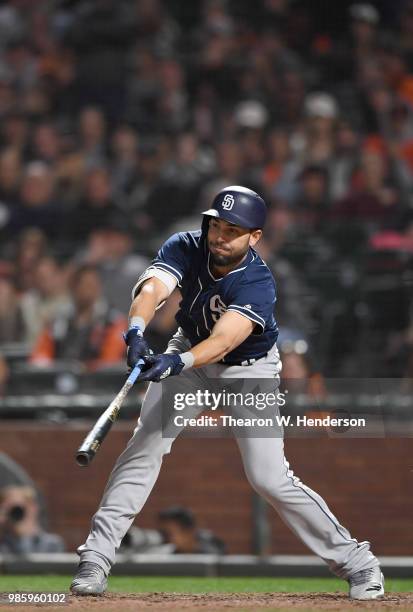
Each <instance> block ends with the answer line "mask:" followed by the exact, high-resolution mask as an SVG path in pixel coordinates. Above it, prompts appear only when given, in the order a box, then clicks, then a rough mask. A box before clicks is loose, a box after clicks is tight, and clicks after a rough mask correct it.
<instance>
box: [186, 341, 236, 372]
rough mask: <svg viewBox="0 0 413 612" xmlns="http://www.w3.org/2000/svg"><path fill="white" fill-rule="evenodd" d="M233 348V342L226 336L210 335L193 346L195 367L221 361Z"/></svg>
mask: <svg viewBox="0 0 413 612" xmlns="http://www.w3.org/2000/svg"><path fill="white" fill-rule="evenodd" d="M231 350H233V346H232V343H231V342H230V341H229V340H228V338H226V337H225V336H220V335H217V336H210V337H209V338H207V339H206V340H203V341H202V342H200V343H199V344H196V345H195V346H194V347H192V348H191V350H190V352H191V353H192V355H193V358H194V362H193V367H194V368H197V367H198V368H199V367H201V366H203V365H208V364H210V363H217V362H218V361H221V359H223V358H224V357H225V355H227V354H228V353H229V352H230V351H231Z"/></svg>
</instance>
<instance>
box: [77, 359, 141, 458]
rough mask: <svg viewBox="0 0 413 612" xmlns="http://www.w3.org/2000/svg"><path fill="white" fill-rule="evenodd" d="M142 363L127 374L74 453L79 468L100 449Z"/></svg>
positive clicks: (139, 362) (139, 371)
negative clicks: (113, 397)
mask: <svg viewBox="0 0 413 612" xmlns="http://www.w3.org/2000/svg"><path fill="white" fill-rule="evenodd" d="M143 363H144V362H143V360H142V359H140V360H139V361H138V363H137V364H136V366H135V367H134V368H133V370H132V372H131V373H130V374H129V376H128V378H127V380H126V382H125V384H124V385H123V387H122V389H121V390H120V391H119V393H118V394H117V396H116V397H115V399H113V400H112V401H111V403H110V404H109V406H108V408H106V410H105V412H103V414H101V416H100V417H99V418H98V420H97V421H96V424H95V426H94V427H93V429H91V431H90V432H89V433H88V435H87V436H86V438H85V439H84V440H83V444H82V445H81V446H80V447H79V449H78V451H77V453H76V461H77V463H78V465H80V466H81V467H87V466H88V465H89V464H90V463H91V461H92V459H93V458H94V456H95V455H96V453H97V452H98V450H99V448H100V447H101V445H102V442H103V440H104V439H105V437H106V436H107V434H108V432H109V431H110V429H111V427H112V425H113V423H114V422H115V421H116V419H117V417H118V414H119V410H120V408H121V406H122V403H123V401H124V399H125V397H126V396H127V394H128V393H129V391H130V389H131V388H132V387H133V385H134V384H135V382H136V380H137V378H138V376H139V374H140V373H141V369H142V366H143Z"/></svg>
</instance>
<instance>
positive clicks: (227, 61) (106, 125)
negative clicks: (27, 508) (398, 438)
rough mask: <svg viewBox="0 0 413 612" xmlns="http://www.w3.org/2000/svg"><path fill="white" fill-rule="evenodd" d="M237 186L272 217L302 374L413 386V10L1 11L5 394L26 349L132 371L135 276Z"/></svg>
mask: <svg viewBox="0 0 413 612" xmlns="http://www.w3.org/2000/svg"><path fill="white" fill-rule="evenodd" d="M231 184H242V185H244V186H247V187H250V188H252V189H254V190H256V191H258V192H259V193H260V194H262V195H263V196H264V198H265V199H266V201H267V202H268V205H269V222H268V226H267V228H266V233H265V237H264V239H263V240H262V242H261V244H260V247H259V250H260V252H261V254H262V256H263V257H264V258H265V260H266V261H267V263H268V264H269V265H270V266H271V268H272V269H273V271H274V274H275V277H276V280H277V283H278V288H279V300H278V303H277V310H276V317H277V319H278V321H279V324H280V326H281V336H280V347H281V349H282V351H283V353H284V357H285V364H286V368H287V371H288V373H289V375H290V376H291V377H300V376H301V375H303V373H304V374H305V375H308V374H309V373H311V372H315V371H317V372H322V373H323V374H324V375H327V376H359V375H365V376H382V375H386V376H409V375H410V366H409V365H408V364H409V363H413V359H411V358H410V354H411V351H412V342H413V319H412V308H411V305H412V300H411V289H410V288H411V286H412V282H411V278H412V275H411V261H412V254H413V2H412V0H394V1H392V2H387V1H386V0H383V1H381V2H374V3H371V4H370V3H354V4H350V3H349V2H344V1H343V2H342V1H340V0H338V1H337V2H334V7H332V6H331V7H330V6H329V5H328V4H326V3H325V2H321V1H318V0H314V1H309V0H308V1H305V0H257V1H256V2H250V1H249V0H200V1H199V2H180V1H179V0H164V1H161V0H38V1H37V2H32V1H31V0H10V1H3V2H0V354H1V352H2V354H3V359H2V360H1V361H0V384H3V388H5V386H6V384H7V382H6V381H7V377H8V372H9V367H10V366H9V365H8V360H7V354H8V353H7V346H9V345H11V344H14V343H21V344H24V345H25V346H26V347H27V352H26V356H27V359H28V360H29V361H30V362H32V363H35V364H38V365H45V364H47V363H50V362H53V361H54V360H56V359H67V360H73V359H75V360H76V359H77V360H80V361H81V362H82V363H84V364H85V367H87V368H89V369H96V368H100V367H104V366H106V365H108V364H112V363H116V362H119V361H120V360H122V358H123V354H124V348H123V344H122V338H121V334H120V331H121V330H122V329H123V328H124V326H125V325H126V320H125V317H126V315H127V311H128V307H129V303H130V290H131V287H132V286H133V284H134V282H135V281H136V279H137V277H138V276H139V275H140V273H141V272H142V271H143V270H144V269H145V267H146V266H147V265H148V263H149V262H150V259H151V258H152V257H153V256H154V254H155V252H156V250H157V248H158V247H159V246H160V243H161V241H162V240H163V239H164V238H166V237H167V236H168V235H169V234H171V233H173V232H174V231H180V230H186V229H196V228H198V227H199V226H200V218H199V212H200V211H202V210H204V209H205V208H207V207H209V204H210V201H211V199H212V198H213V196H214V195H215V193H216V192H217V191H218V190H220V189H221V188H222V187H224V186H227V185H231ZM177 301H178V297H176V299H175V300H173V301H172V302H171V304H170V305H169V307H168V309H166V310H164V311H162V310H161V311H159V314H158V316H157V319H156V320H155V323H154V326H153V330H152V332H151V333H152V336H151V341H152V342H153V344H154V348H155V349H157V350H162V348H164V346H165V343H166V340H167V338H168V335H169V334H170V332H171V330H172V329H173V327H174V322H173V314H174V313H173V310H174V308H175V307H176V304H177ZM1 347H3V349H2V351H1ZM406 364H407V365H406Z"/></svg>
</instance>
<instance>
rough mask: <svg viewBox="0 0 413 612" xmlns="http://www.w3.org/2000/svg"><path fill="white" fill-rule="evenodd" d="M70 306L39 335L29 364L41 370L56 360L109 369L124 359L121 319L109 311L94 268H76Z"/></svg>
mask: <svg viewBox="0 0 413 612" xmlns="http://www.w3.org/2000/svg"><path fill="white" fill-rule="evenodd" d="M71 289H72V295H73V303H72V304H71V307H70V308H69V309H68V311H67V312H66V313H65V314H60V315H59V316H57V317H56V318H55V319H54V321H52V322H51V324H49V325H48V326H47V328H45V329H44V330H43V332H42V333H41V334H40V336H39V338H38V341H37V343H36V344H35V346H34V349H33V352H32V355H31V361H32V363H34V364H37V365H39V366H45V365H47V364H50V363H52V362H53V361H54V360H56V359H63V360H73V361H78V362H80V363H82V364H83V365H84V366H85V368H89V369H97V368H103V367H105V366H110V365H113V364H116V363H118V362H120V361H121V360H122V359H124V354H125V344H124V342H123V339H122V332H123V330H124V329H126V327H127V320H126V317H125V316H122V315H121V314H119V313H118V312H117V311H116V310H114V309H112V308H110V307H109V305H108V304H107V302H106V300H104V298H103V297H102V286H101V281H100V277H99V274H98V272H97V270H96V268H95V267H93V266H90V265H85V266H81V267H79V268H78V269H77V270H76V271H75V273H74V275H73V278H72V283H71Z"/></svg>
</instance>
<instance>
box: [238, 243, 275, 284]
mask: <svg viewBox="0 0 413 612" xmlns="http://www.w3.org/2000/svg"><path fill="white" fill-rule="evenodd" d="M250 254H251V257H250V261H249V263H248V265H247V266H246V267H245V270H243V275H242V276H243V280H244V281H245V282H247V283H254V282H263V281H267V282H268V283H274V277H273V274H272V272H271V270H270V269H269V267H268V266H267V264H266V263H265V261H264V260H263V259H261V257H260V256H259V255H258V253H257V252H256V251H255V250H254V249H251V250H250Z"/></svg>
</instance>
